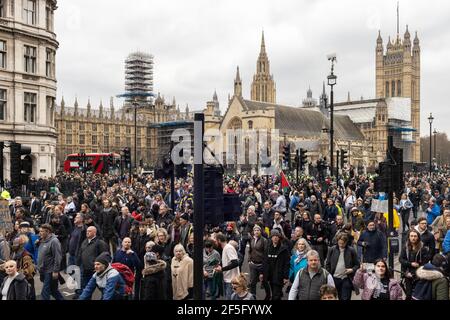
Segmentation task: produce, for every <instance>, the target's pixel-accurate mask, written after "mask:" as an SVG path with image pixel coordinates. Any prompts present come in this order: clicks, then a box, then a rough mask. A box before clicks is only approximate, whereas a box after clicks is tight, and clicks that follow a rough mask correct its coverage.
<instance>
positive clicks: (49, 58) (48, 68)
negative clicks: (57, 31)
mask: <svg viewBox="0 0 450 320" xmlns="http://www.w3.org/2000/svg"><path fill="white" fill-rule="evenodd" d="M45 75H46V76H47V77H49V78H54V77H55V51H54V50H52V49H48V48H47V50H46V60H45Z"/></svg>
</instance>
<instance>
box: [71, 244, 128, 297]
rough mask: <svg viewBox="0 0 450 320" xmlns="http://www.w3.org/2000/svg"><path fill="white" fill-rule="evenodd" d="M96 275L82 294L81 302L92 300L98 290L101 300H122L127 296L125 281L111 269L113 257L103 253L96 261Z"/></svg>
mask: <svg viewBox="0 0 450 320" xmlns="http://www.w3.org/2000/svg"><path fill="white" fill-rule="evenodd" d="M94 268H95V273H94V275H93V276H92V278H91V279H90V280H89V282H88V284H87V286H86V287H85V288H84V290H83V292H82V293H81V295H80V297H79V298H78V299H79V300H91V299H92V294H93V293H94V291H95V289H96V288H98V289H99V290H100V291H101V293H102V297H101V300H122V298H123V296H124V294H125V281H124V280H123V278H122V276H121V275H120V273H119V272H118V271H117V270H116V269H114V268H113V267H111V256H110V254H109V253H108V252H102V253H101V254H100V255H99V256H98V257H97V258H96V259H95V264H94Z"/></svg>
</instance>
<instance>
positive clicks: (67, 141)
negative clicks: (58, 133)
mask: <svg viewBox="0 0 450 320" xmlns="http://www.w3.org/2000/svg"><path fill="white" fill-rule="evenodd" d="M66 144H72V135H71V134H68V135H66Z"/></svg>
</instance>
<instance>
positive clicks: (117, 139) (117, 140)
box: [114, 137, 120, 146]
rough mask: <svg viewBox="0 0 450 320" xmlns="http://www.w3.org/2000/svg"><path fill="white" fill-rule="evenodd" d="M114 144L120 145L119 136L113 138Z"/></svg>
mask: <svg viewBox="0 0 450 320" xmlns="http://www.w3.org/2000/svg"><path fill="white" fill-rule="evenodd" d="M114 144H115V145H116V146H120V137H116V138H115V141H114Z"/></svg>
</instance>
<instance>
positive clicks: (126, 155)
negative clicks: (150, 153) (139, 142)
mask: <svg viewBox="0 0 450 320" xmlns="http://www.w3.org/2000/svg"><path fill="white" fill-rule="evenodd" d="M122 152H123V162H124V163H125V167H128V166H129V165H130V166H131V150H130V148H128V147H127V148H123V150H122Z"/></svg>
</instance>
